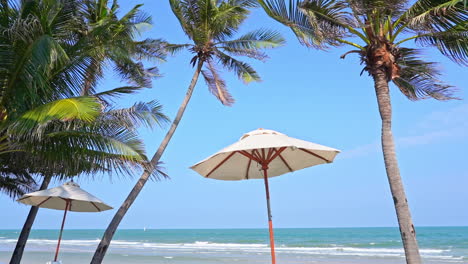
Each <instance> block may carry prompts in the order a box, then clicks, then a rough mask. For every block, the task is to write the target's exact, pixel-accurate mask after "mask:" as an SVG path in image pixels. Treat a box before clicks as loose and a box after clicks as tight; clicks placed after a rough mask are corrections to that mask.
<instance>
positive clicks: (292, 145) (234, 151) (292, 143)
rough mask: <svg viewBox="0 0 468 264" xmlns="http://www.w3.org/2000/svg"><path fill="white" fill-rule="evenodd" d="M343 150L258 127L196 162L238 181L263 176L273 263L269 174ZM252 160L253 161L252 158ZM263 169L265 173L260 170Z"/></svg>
mask: <svg viewBox="0 0 468 264" xmlns="http://www.w3.org/2000/svg"><path fill="white" fill-rule="evenodd" d="M339 152H340V151H339V150H337V149H334V148H329V147H326V146H322V145H319V144H315V143H312V142H308V141H304V140H300V139H295V138H291V137H288V136H286V135H285V134H282V133H279V132H276V131H273V130H266V129H262V128H259V129H257V130H254V131H251V132H249V133H247V134H244V135H243V136H242V137H241V138H240V140H239V141H237V142H236V143H234V144H232V145H230V146H228V147H227V148H224V149H222V150H221V151H219V152H217V153H215V154H214V155H212V156H210V157H208V158H206V159H205V160H203V161H201V162H199V163H197V164H195V165H193V166H192V167H191V169H193V170H195V171H196V172H198V173H199V174H201V175H202V176H205V177H206V178H213V179H218V180H227V181H236V180H248V179H262V178H263V179H264V182H265V191H266V199H267V208H268V225H269V230H270V248H271V257H272V263H273V264H275V263H276V260H275V242H274V235H273V223H272V220H271V218H272V217H271V209H270V191H269V188H268V178H269V177H275V176H279V175H282V174H284V173H287V172H293V171H296V170H300V169H303V168H307V167H311V166H314V165H319V164H324V163H331V162H333V160H334V159H335V156H336V155H337V154H338V153H339ZM252 161H253V162H252ZM255 163H257V165H258V166H260V167H261V170H263V175H262V174H261V173H258V171H259V170H260V169H259V168H258V167H257V166H255Z"/></svg>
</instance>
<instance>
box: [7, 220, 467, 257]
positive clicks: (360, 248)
mask: <svg viewBox="0 0 468 264" xmlns="http://www.w3.org/2000/svg"><path fill="white" fill-rule="evenodd" d="M103 231H104V230H65V231H64V233H63V240H62V246H61V251H60V255H59V259H60V260H61V261H62V263H63V264H83V263H89V262H90V260H91V258H92V256H93V253H94V250H95V249H96V246H97V244H98V242H99V239H100V238H101V236H102V234H103ZM19 232H20V231H19V230H0V263H2V264H3V263H8V262H9V258H10V256H11V253H12V251H13V248H14V246H15V243H16V239H17V237H18V235H19ZM58 233H59V232H58V230H33V231H32V232H31V235H30V239H29V241H28V243H27V245H26V249H25V254H24V257H23V261H22V263H26V264H29V263H31V264H36V263H41V264H45V263H46V262H48V261H51V260H52V259H53V256H54V251H55V247H56V243H57V237H58ZM417 237H418V241H419V246H420V252H421V255H422V258H423V263H427V264H429V263H431V264H448V263H452V264H453V263H460V264H462V263H465V264H468V227H419V228H417ZM275 239H276V243H275V244H276V255H277V263H278V264H293V263H294V264H299V263H301V264H307V263H322V264H404V263H405V258H404V252H403V249H402V243H401V238H400V235H399V231H398V228H392V227H379V228H277V229H275ZM268 243H269V238H268V230H267V229H177V230H170V229H163V230H159V229H158V230H156V229H131V230H118V231H117V233H116V234H115V237H114V240H113V241H112V244H111V246H110V248H109V251H108V254H107V255H106V258H105V260H104V263H108V264H121V263H135V264H140V263H155V264H163V263H164V264H211V263H223V264H226V263H229V264H234V263H236V264H240V263H254V264H267V263H271V260H270V249H269V246H268Z"/></svg>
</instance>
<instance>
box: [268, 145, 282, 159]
mask: <svg viewBox="0 0 468 264" xmlns="http://www.w3.org/2000/svg"><path fill="white" fill-rule="evenodd" d="M285 149H286V147H282V148H280V149H279V150H276V153H275V154H274V155H273V156H272V157H271V158H270V159H269V160H267V163H270V162H272V161H273V160H274V159H276V157H278V155H280V154H281V152H283V151H284V150H285Z"/></svg>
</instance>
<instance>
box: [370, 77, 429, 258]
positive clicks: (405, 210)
mask: <svg viewBox="0 0 468 264" xmlns="http://www.w3.org/2000/svg"><path fill="white" fill-rule="evenodd" d="M373 78H374V86H375V92H376V95H377V102H378V105H379V112H380V117H381V118H382V150H383V155H384V161H385V169H386V171H387V177H388V182H389V184H390V190H391V193H392V197H393V203H394V205H395V210H396V214H397V218H398V225H399V227H400V234H401V239H402V241H403V247H404V249H405V256H406V263H407V264H421V256H420V255H419V248H418V241H417V240H416V231H415V229H414V225H413V220H412V219H411V213H410V209H409V206H408V201H407V199H406V194H405V190H404V187H403V182H402V180H401V177H400V169H399V168H398V161H397V157H396V152H395V143H394V141H393V135H392V105H391V101H390V91H389V87H388V81H387V77H386V74H385V72H384V71H383V70H377V71H376V72H375V73H374V74H373Z"/></svg>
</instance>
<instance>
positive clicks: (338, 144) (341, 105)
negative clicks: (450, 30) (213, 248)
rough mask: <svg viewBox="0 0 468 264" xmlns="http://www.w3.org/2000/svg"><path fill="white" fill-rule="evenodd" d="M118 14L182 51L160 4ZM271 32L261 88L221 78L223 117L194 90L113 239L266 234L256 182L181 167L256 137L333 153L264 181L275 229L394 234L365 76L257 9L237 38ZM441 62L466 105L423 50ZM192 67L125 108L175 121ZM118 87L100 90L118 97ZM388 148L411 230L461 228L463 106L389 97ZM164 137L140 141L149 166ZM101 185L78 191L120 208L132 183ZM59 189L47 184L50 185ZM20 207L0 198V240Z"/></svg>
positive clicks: (44, 214) (72, 223) (171, 70)
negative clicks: (172, 232) (229, 100)
mask: <svg viewBox="0 0 468 264" xmlns="http://www.w3.org/2000/svg"><path fill="white" fill-rule="evenodd" d="M120 2H121V5H122V9H123V10H128V8H130V6H132V5H134V4H137V3H144V4H145V5H144V7H143V9H144V10H145V11H146V12H148V13H149V14H151V15H152V16H153V20H154V24H155V25H154V27H153V28H152V29H150V30H149V31H148V32H147V33H146V36H149V37H153V38H164V39H166V40H168V41H170V42H173V43H185V42H187V41H188V40H187V38H186V37H185V36H184V35H183V32H182V31H181V29H180V27H179V24H178V23H177V21H176V19H175V17H174V16H173V15H172V13H171V11H170V9H169V6H168V3H167V2H168V1H149V0H131V1H120ZM262 27H266V28H273V29H276V30H278V31H280V32H281V33H282V34H283V35H284V36H285V38H286V39H287V41H288V43H287V45H286V46H285V47H282V48H279V49H276V50H272V51H270V52H268V54H269V55H270V57H271V58H270V59H269V60H268V61H267V62H266V63H261V62H253V63H252V64H253V66H254V67H255V69H257V71H258V72H259V73H260V75H261V76H262V79H263V81H262V82H261V83H253V84H249V85H243V84H242V82H240V81H238V80H237V79H236V78H235V76H234V75H233V74H232V73H229V72H224V73H223V76H224V77H225V78H226V81H227V84H228V86H229V88H230V91H231V92H232V94H233V96H234V97H235V99H236V103H235V104H234V106H232V107H224V106H222V105H221V104H220V103H219V102H217V100H216V99H215V98H214V97H213V96H212V95H211V94H210V93H209V92H208V89H207V88H206V86H205V84H204V82H203V81H200V82H199V84H198V85H197V87H196V90H195V93H194V96H193V98H192V101H191V102H190V105H189V107H188V109H187V112H186V114H185V116H184V118H183V120H182V122H181V125H180V126H179V128H178V130H177V132H176V134H175V136H174V137H173V140H172V141H171V143H170V145H169V147H168V148H167V150H166V152H165V154H164V156H163V158H162V160H163V161H164V163H165V164H164V166H165V167H166V171H167V173H168V174H169V175H170V176H171V180H164V181H161V182H149V183H148V184H147V185H146V186H145V188H144V189H143V191H142V193H141V195H140V196H139V197H138V199H137V200H136V202H135V203H134V205H133V206H132V207H131V209H130V210H129V212H128V214H127V216H126V217H125V218H124V220H123V221H122V223H121V225H120V228H143V227H147V228H263V227H266V220H267V215H266V207H265V205H266V204H265V194H264V187H263V182H262V181H260V180H250V181H240V182H223V181H216V180H212V179H204V178H202V177H201V176H199V175H198V174H196V173H195V172H194V171H191V170H190V169H189V168H188V167H189V166H191V165H193V164H194V163H196V162H198V161H200V160H202V159H204V158H205V157H207V156H209V155H211V154H213V153H214V152H216V151H218V150H219V149H221V148H223V147H225V146H227V145H229V144H231V143H233V142H235V141H236V140H238V139H239V137H240V136H241V135H242V134H243V133H246V132H248V131H251V130H254V129H257V128H259V127H262V128H268V129H273V130H277V131H280V132H282V133H285V134H288V135H289V136H292V137H296V138H300V139H304V140H309V141H312V142H316V143H319V144H323V145H327V146H330V147H334V148H338V149H340V150H342V153H341V154H340V155H338V157H337V158H336V160H335V162H334V163H332V164H329V165H321V166H316V167H312V168H308V169H304V170H302V171H298V172H294V173H291V174H286V175H283V176H281V177H275V178H273V179H271V181H270V185H271V186H270V188H271V196H272V198H271V199H272V211H273V219H274V225H275V226H276V227H359V226H396V225H397V222H396V216H395V213H394V208H393V204H392V200H391V196H390V191H389V187H388V183H387V179H386V174H385V169H384V165H383V158H382V153H381V150H380V117H379V114H378V110H377V104H376V98H375V92H374V90H373V83H372V80H371V78H370V77H368V76H367V75H366V74H363V76H359V73H360V72H361V69H362V66H361V65H359V59H358V58H357V57H356V56H353V55H352V54H351V55H349V56H348V57H347V58H346V60H341V59H340V58H339V56H340V55H341V54H343V53H345V52H346V51H347V49H346V48H338V49H334V50H329V51H327V52H322V51H316V50H309V49H306V48H305V47H303V46H300V45H299V44H298V43H297V41H296V40H295V38H294V36H293V34H292V33H291V32H290V31H289V30H287V29H286V28H284V27H282V26H280V25H279V24H277V23H275V22H273V21H272V20H270V19H268V18H267V17H266V16H265V15H264V14H263V12H262V11H261V10H255V11H254V12H253V13H252V17H251V18H250V19H249V20H248V21H247V23H246V24H245V25H244V27H243V28H242V29H243V30H242V31H243V32H245V31H248V30H251V29H254V28H262ZM424 56H425V57H427V58H430V59H431V60H433V61H439V62H441V64H440V67H441V70H442V71H443V73H444V75H443V78H444V80H446V81H447V82H449V83H450V84H452V85H454V86H456V87H458V89H459V92H458V93H457V95H458V96H459V97H461V98H466V93H465V92H464V91H463V90H464V89H465V88H466V80H467V77H466V76H467V75H468V70H467V68H466V67H465V68H463V67H461V66H458V65H456V64H454V63H453V62H451V61H450V60H448V59H446V58H444V57H443V56H441V55H439V54H438V53H437V51H436V50H427V49H426V51H425V53H424ZM190 58H191V56H190V54H188V53H181V54H179V55H177V56H175V57H170V58H168V61H167V62H166V63H163V64H160V65H159V66H160V70H161V72H162V73H163V74H164V77H163V78H161V79H158V80H155V81H154V84H153V88H152V89H148V90H145V91H143V92H142V93H140V94H139V95H136V96H132V97H127V98H125V101H122V102H120V103H121V104H122V105H130V104H132V103H133V102H135V101H148V100H153V99H157V100H159V101H160V102H161V104H163V105H164V111H165V113H166V114H167V115H168V116H170V117H173V116H174V115H175V113H176V111H177V108H178V107H179V104H180V103H181V101H182V99H183V96H184V95H185V91H186V88H187V86H188V84H189V82H190V78H191V77H192V74H193V69H192V67H191V66H190V65H189V60H190ZM118 85H119V83H118V82H117V81H116V78H115V76H112V75H109V78H108V79H106V80H105V81H103V82H102V83H101V86H102V87H103V88H113V87H117V86H118ZM391 90H392V91H391V92H392V100H393V113H394V116H393V117H394V122H393V129H394V137H395V140H396V145H397V153H398V160H399V163H400V169H401V175H402V177H403V181H404V184H405V187H406V192H407V196H408V201H409V203H410V207H411V209H412V214H413V219H414V222H415V225H416V226H440V225H466V224H467V223H468V210H466V204H467V203H468V192H467V191H466V188H467V186H468V163H467V162H466V160H467V159H466V153H465V150H466V149H468V133H467V132H468V103H467V102H466V101H465V100H454V101H449V102H437V101H434V100H424V101H418V102H411V101H409V100H407V99H406V98H405V97H403V96H402V95H401V94H400V92H399V91H398V90H397V89H395V87H392V89H391ZM164 133H165V129H155V130H154V131H149V130H144V129H143V130H142V136H143V138H144V140H145V143H146V145H147V152H148V154H149V155H153V153H154V151H155V149H156V148H157V146H158V145H159V142H160V140H161V139H162V137H163V136H164ZM139 176H140V175H139V174H138V173H135V175H134V178H133V179H128V178H127V179H125V178H118V177H113V178H112V180H109V177H108V175H102V176H101V175H98V176H97V177H96V179H95V180H92V179H90V178H80V179H77V181H78V182H79V183H80V184H81V186H82V188H84V189H85V190H87V191H89V192H91V193H93V194H95V195H96V196H98V197H100V198H101V199H102V200H104V201H106V202H107V203H108V204H110V205H112V206H114V207H116V208H118V207H119V206H120V204H121V202H122V201H123V200H124V199H125V197H126V196H127V194H128V192H129V191H130V189H131V188H132V187H133V185H134V183H135V182H136V179H137V178H138V177H139ZM58 184H60V183H59V182H54V183H53V184H52V185H51V186H55V185H58ZM28 210H29V207H28V206H25V205H21V204H18V203H16V202H13V201H12V200H11V199H9V198H7V197H6V196H0V212H2V217H1V218H0V229H4V228H15V229H16V228H21V226H22V225H23V222H24V219H25V217H26V215H27V213H28ZM115 211H116V209H114V210H111V211H107V212H104V213H99V214H96V213H70V215H69V217H67V223H66V228H69V229H71V228H105V227H106V226H107V224H108V223H109V221H110V220H111V218H112V216H113V215H114V213H115ZM61 217H62V212H59V211H55V210H48V209H41V210H40V211H39V214H38V217H37V218H36V222H35V224H34V228H54V229H55V228H59V226H60V219H61Z"/></svg>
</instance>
